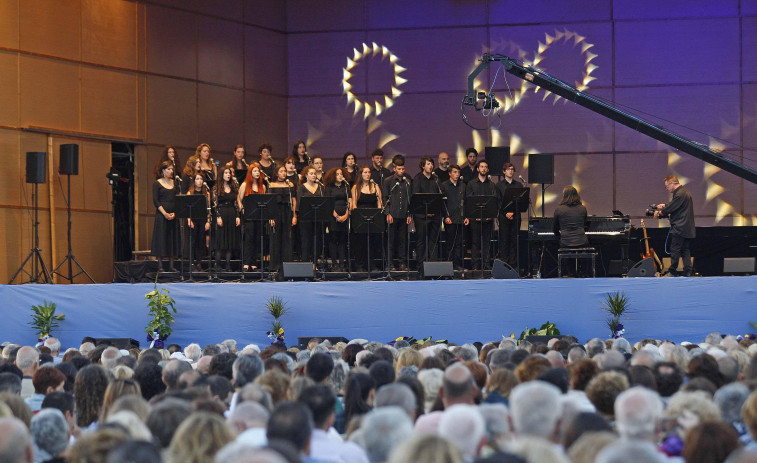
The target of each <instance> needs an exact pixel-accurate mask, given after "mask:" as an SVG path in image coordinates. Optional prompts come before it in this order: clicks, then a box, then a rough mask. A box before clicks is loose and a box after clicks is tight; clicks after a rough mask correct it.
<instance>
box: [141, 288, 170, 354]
mask: <svg viewBox="0 0 757 463" xmlns="http://www.w3.org/2000/svg"><path fill="white" fill-rule="evenodd" d="M168 294H169V291H168V290H167V289H165V288H160V289H158V282H157V281H156V282H155V289H153V290H152V291H150V292H149V293H147V294H145V299H147V301H148V302H147V306H148V307H149V308H150V315H152V319H151V320H150V322H149V323H148V324H147V326H146V327H145V332H146V333H147V340H148V341H149V342H150V347H157V348H162V347H163V345H164V343H165V341H166V339H168V336H170V335H171V333H173V328H171V324H173V322H174V314H175V313H176V301H174V300H173V298H172V297H171V296H169V295H168Z"/></svg>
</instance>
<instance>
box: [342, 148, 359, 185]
mask: <svg viewBox="0 0 757 463" xmlns="http://www.w3.org/2000/svg"><path fill="white" fill-rule="evenodd" d="M356 163H357V158H356V157H355V153H353V152H352V151H347V152H346V153H344V156H342V167H344V178H345V179H347V183H350V184H352V183H353V182H354V181H355V179H357V176H358V168H357V164H356Z"/></svg>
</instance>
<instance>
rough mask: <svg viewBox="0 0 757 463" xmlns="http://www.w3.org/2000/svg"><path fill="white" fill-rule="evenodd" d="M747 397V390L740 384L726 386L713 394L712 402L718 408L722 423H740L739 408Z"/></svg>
mask: <svg viewBox="0 0 757 463" xmlns="http://www.w3.org/2000/svg"><path fill="white" fill-rule="evenodd" d="M748 397H749V388H748V387H746V386H745V385H744V384H742V383H731V384H726V385H725V386H723V387H721V388H720V389H718V390H717V391H716V392H715V395H714V396H713V400H714V401H715V404H717V406H718V407H719V408H720V412H721V413H722V415H723V421H725V422H726V423H735V422H739V421H741V407H742V406H743V405H744V402H746V399H747V398H748Z"/></svg>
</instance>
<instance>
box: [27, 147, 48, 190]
mask: <svg viewBox="0 0 757 463" xmlns="http://www.w3.org/2000/svg"><path fill="white" fill-rule="evenodd" d="M46 172H47V153H46V152H44V151H29V152H27V153H26V183H45V181H46V179H47V175H46Z"/></svg>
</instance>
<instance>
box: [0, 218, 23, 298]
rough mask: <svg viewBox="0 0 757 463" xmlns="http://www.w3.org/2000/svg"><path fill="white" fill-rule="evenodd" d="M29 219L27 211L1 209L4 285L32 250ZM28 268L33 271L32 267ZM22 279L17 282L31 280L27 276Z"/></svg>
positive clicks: (0, 278)
mask: <svg viewBox="0 0 757 463" xmlns="http://www.w3.org/2000/svg"><path fill="white" fill-rule="evenodd" d="M29 217H30V216H29V214H28V213H27V211H26V210H25V209H10V208H6V207H0V222H2V224H3V226H2V227H0V254H2V255H3V256H4V257H3V258H2V259H0V283H2V284H5V283H8V282H9V281H10V279H11V277H12V276H13V274H14V273H16V270H17V269H18V268H19V267H20V266H21V262H23V260H24V259H25V258H26V255H27V254H28V253H29V250H31V240H30V234H29V233H28V229H29V225H30V223H31V219H30V218H29ZM24 224H25V225H24ZM24 227H25V228H24ZM24 231H26V233H24ZM26 268H27V269H28V270H31V266H27V267H26ZM20 278H21V279H19V280H17V281H24V282H25V281H29V278H27V277H26V276H25V275H24V276H22V277H20ZM14 283H15V282H14Z"/></svg>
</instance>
